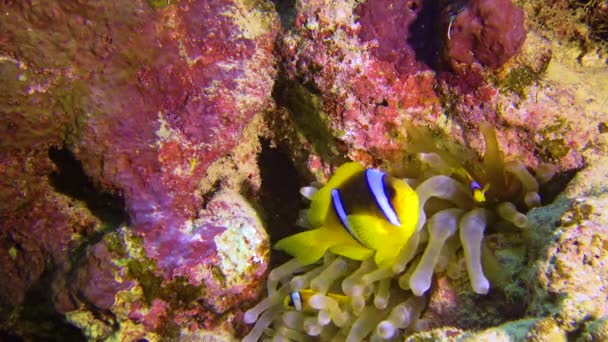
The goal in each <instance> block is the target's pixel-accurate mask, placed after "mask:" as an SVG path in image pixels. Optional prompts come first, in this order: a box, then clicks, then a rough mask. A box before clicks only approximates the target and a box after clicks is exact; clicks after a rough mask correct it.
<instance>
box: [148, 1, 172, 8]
mask: <svg viewBox="0 0 608 342" xmlns="http://www.w3.org/2000/svg"><path fill="white" fill-rule="evenodd" d="M146 2H147V3H148V6H150V7H152V8H153V9H155V10H157V9H161V8H165V7H168V6H169V5H171V4H172V3H173V0H146Z"/></svg>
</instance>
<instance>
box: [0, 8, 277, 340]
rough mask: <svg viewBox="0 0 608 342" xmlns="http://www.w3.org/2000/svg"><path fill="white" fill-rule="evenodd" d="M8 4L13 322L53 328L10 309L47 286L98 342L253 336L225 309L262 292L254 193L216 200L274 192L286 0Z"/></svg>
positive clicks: (7, 201) (1, 307)
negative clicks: (276, 2)
mask: <svg viewBox="0 0 608 342" xmlns="http://www.w3.org/2000/svg"><path fill="white" fill-rule="evenodd" d="M1 7H2V11H3V16H4V17H5V19H6V20H5V19H3V20H2V23H1V24H0V31H1V32H2V39H1V41H2V44H1V46H2V47H1V55H0V73H1V74H2V75H3V77H2V79H3V84H4V86H3V87H2V90H1V91H0V93H1V99H2V101H1V104H0V106H1V112H2V116H1V117H0V122H1V124H0V136H1V138H0V139H1V140H0V146H1V147H2V149H1V151H0V163H1V165H2V168H1V169H0V170H1V172H2V181H1V183H0V187H1V188H0V190H1V191H0V192H1V193H2V194H1V195H0V196H2V198H1V200H2V204H1V206H2V207H1V208H0V215H1V220H0V221H1V228H2V229H1V231H0V232H1V235H0V238H1V241H2V243H1V246H2V247H1V248H0V262H1V265H2V266H1V267H0V269H1V271H0V272H1V273H2V279H7V281H3V282H2V285H0V292H1V293H2V298H1V302H0V311H1V322H2V323H0V324H1V327H2V329H3V330H5V329H6V330H7V331H10V332H11V333H16V334H20V335H22V336H29V335H28V334H32V336H36V334H39V333H41V332H40V331H29V330H36V329H32V328H29V327H28V326H27V324H23V325H21V324H20V321H19V320H16V321H15V319H12V321H11V320H10V319H9V318H10V317H11V315H16V314H18V312H19V311H18V310H20V309H19V307H20V305H21V304H22V303H23V301H24V300H27V298H26V297H27V295H26V293H27V291H28V289H30V288H35V287H36V286H34V285H36V284H38V283H41V282H42V284H41V285H42V286H43V287H44V286H47V287H48V286H49V284H50V282H52V283H53V288H54V290H55V292H54V293H53V301H54V305H55V307H56V309H58V310H59V311H60V312H62V313H66V315H67V317H68V320H69V321H71V322H72V323H73V324H76V325H77V326H78V327H80V328H82V329H83V332H84V333H85V335H87V336H88V337H89V338H94V339H100V338H107V337H109V336H110V335H113V334H118V335H121V336H122V335H124V336H129V337H128V338H126V337H125V338H126V339H128V340H130V339H135V338H140V337H144V336H145V337H146V338H148V339H149V340H150V339H154V336H156V338H158V337H159V336H167V337H168V336H176V335H178V334H179V332H180V329H185V328H186V327H190V328H192V329H194V330H196V329H202V327H204V328H205V329H213V327H214V326H215V325H217V323H218V322H220V321H226V322H227V323H224V324H222V327H220V330H222V329H223V330H224V331H231V332H232V333H233V334H234V331H235V329H236V330H238V329H241V328H239V326H240V324H239V323H238V322H233V320H232V319H229V318H227V317H228V316H232V315H235V314H237V313H236V311H234V310H235V307H237V306H238V305H239V304H240V303H241V302H242V301H245V300H251V299H252V298H254V295H255V291H256V288H257V287H258V286H259V285H260V284H259V279H260V278H261V276H262V274H263V273H264V270H265V269H266V263H267V252H266V248H263V246H265V244H267V242H266V241H267V238H266V235H265V232H264V230H263V229H262V226H261V223H260V221H259V219H258V216H257V213H256V212H255V211H254V210H253V209H250V208H249V205H248V204H247V203H246V200H245V199H244V198H242V197H241V195H239V194H234V195H226V196H228V197H226V196H224V197H222V196H219V193H217V192H218V191H219V190H221V189H224V188H226V189H234V190H235V191H237V190H241V189H245V190H243V193H244V194H245V195H247V196H253V194H254V193H255V191H256V189H257V188H259V185H260V180H259V174H258V171H257V167H256V166H255V163H256V155H257V153H258V149H259V144H258V134H259V132H260V130H261V129H262V122H261V120H260V114H261V113H262V112H263V111H264V110H267V109H270V108H272V106H273V103H274V102H273V101H272V99H271V97H270V95H271V90H272V86H273V83H274V79H275V74H276V70H275V65H274V64H275V57H274V56H273V54H272V49H273V39H274V36H275V34H276V32H277V28H278V17H277V16H276V12H274V11H273V7H272V5H271V4H270V3H269V2H264V1H261V2H255V3H252V2H248V1H230V0H225V1H222V0H220V1H179V2H174V1H167V2H159V1H124V2H113V3H85V2H80V1H50V2H45V3H21V2H7V3H3V4H2V5H1ZM51 28H52V29H51ZM54 149H55V150H58V151H60V152H58V153H57V154H59V155H60V157H57V158H54V157H53V153H54V152H52V151H53V150H54ZM64 155H65V156H64ZM68 164H69V166H74V167H73V168H72V169H71V171H74V173H66V172H64V171H65V169H66V168H67V166H68ZM218 170H220V171H221V172H218ZM76 173H78V174H79V177H82V178H83V179H84V181H83V183H82V184H84V185H85V187H84V188H79V186H74V184H76V178H75V177H74V174H76ZM225 178H227V179H228V180H227V181H224V179H225ZM72 182H74V183H73V184H72ZM105 202H107V203H110V204H108V205H106V206H105V207H104V204H103V203H105ZM246 208H249V209H246ZM112 210H114V213H113V214H112V215H108V213H112ZM123 224H127V227H124V228H122V229H120V230H117V229H118V228H119V227H120V226H122V225H123ZM109 240H111V241H109ZM119 246H123V247H120V248H119ZM133 248H135V249H137V250H138V251H139V254H138V255H137V257H131V256H130V254H129V253H130V251H131V249H133ZM125 253H126V254H125ZM125 257H127V258H128V259H129V260H131V258H133V259H137V260H138V263H139V264H138V265H139V266H137V267H136V266H133V265H131V264H130V263H129V262H127V261H125V260H124V259H123V258H125ZM134 262H135V261H134V260H131V263H134ZM45 272H46V273H45ZM43 274H45V276H44V277H43ZM45 284H46V285H45ZM176 284H177V285H176ZM178 285H179V286H182V287H185V288H188V289H191V291H190V292H189V295H188V296H189V297H187V298H188V300H187V301H184V300H183V299H180V298H178V297H175V296H162V295H160V294H158V293H161V294H162V293H163V291H167V290H166V289H168V288H171V286H178ZM36 288H37V287H36ZM138 291H139V292H138ZM121 293H122V294H121ZM125 293H127V294H125ZM128 293H130V294H128ZM134 293H136V294H134ZM48 296H49V294H48V293H47V297H48ZM140 297H144V299H142V300H140ZM198 298H202V299H201V301H200V302H197V301H196V300H197V299H198ZM45 305H48V306H49V307H50V308H51V310H52V305H53V304H51V303H50V299H49V303H45ZM85 307H86V308H88V309H85ZM136 307H138V308H139V309H136ZM15 310H17V311H15ZM137 310H139V311H140V312H142V313H141V314H137V313H136V312H137ZM149 310H150V312H159V314H158V315H155V317H152V316H153V315H148V314H147V312H148V311H149ZM102 311H103V312H104V314H103V315H100V312H102ZM161 312H162V313H161ZM219 316H222V317H224V316H225V317H224V319H223V320H218V317H219ZM149 320H154V322H149ZM117 322H120V324H119V325H117ZM233 323H234V324H233ZM199 326H200V327H199ZM94 327H99V329H95V328H94ZM117 327H118V328H117ZM197 327H199V328H197ZM28 329H29V330H28ZM48 333H50V334H52V327H51V331H50V332H48ZM124 336H123V337H124Z"/></svg>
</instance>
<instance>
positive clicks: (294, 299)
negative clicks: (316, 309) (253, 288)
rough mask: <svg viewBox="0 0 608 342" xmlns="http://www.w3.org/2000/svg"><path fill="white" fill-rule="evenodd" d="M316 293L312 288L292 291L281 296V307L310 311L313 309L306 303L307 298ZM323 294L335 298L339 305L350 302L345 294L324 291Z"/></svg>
mask: <svg viewBox="0 0 608 342" xmlns="http://www.w3.org/2000/svg"><path fill="white" fill-rule="evenodd" d="M315 294H317V292H315V291H314V290H312V289H301V290H298V291H293V292H292V293H290V294H289V295H287V296H285V298H283V307H285V309H289V310H295V311H312V310H313V309H312V308H311V307H310V305H309V304H308V300H309V299H310V297H312V296H314V295H315ZM325 296H327V297H329V298H331V299H333V300H335V301H336V302H337V303H338V304H339V305H343V304H347V303H349V302H350V298H349V297H348V296H346V295H341V294H337V293H326V294H325Z"/></svg>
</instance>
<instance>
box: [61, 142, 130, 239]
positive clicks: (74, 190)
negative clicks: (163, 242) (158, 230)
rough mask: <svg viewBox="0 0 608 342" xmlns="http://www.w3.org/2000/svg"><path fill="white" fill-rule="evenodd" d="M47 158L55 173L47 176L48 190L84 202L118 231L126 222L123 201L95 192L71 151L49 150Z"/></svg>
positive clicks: (102, 192)
mask: <svg viewBox="0 0 608 342" xmlns="http://www.w3.org/2000/svg"><path fill="white" fill-rule="evenodd" d="M49 158H50V159H51V160H52V161H53V163H55V165H56V166H57V171H55V172H53V173H51V174H50V175H49V180H50V183H51V186H52V187H53V188H54V189H55V190H56V191H57V192H59V193H62V194H64V195H66V196H69V197H71V198H74V199H76V200H79V201H82V202H84V203H85V205H86V206H87V208H88V209H89V210H90V211H91V213H92V214H93V215H95V216H96V217H98V218H99V219H100V220H101V221H102V222H103V223H104V224H105V225H108V226H110V227H118V226H119V225H120V224H122V223H125V222H127V221H128V220H127V213H126V211H125V202H124V199H123V198H122V197H121V196H119V195H116V194H112V193H109V192H105V191H102V190H100V189H98V188H97V187H96V186H95V184H93V182H92V181H91V179H90V178H89V177H88V176H87V175H86V174H85V172H84V169H83V168H82V163H81V162H80V161H79V160H77V159H76V156H74V154H73V153H72V152H71V151H70V150H68V149H67V148H66V147H63V148H57V147H51V148H50V149H49Z"/></svg>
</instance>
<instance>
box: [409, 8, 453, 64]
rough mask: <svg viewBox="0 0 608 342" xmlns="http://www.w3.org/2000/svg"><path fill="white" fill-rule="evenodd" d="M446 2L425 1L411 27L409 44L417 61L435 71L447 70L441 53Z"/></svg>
mask: <svg viewBox="0 0 608 342" xmlns="http://www.w3.org/2000/svg"><path fill="white" fill-rule="evenodd" d="M446 6H447V4H446V1H424V3H423V4H422V6H421V7H420V9H419V11H418V14H417V17H416V20H415V21H414V22H413V23H412V25H411V26H410V37H409V39H408V41H407V42H408V44H409V45H410V46H411V47H412V49H413V50H414V52H415V53H416V60H417V61H420V62H423V63H424V64H426V65H427V66H428V67H430V68H432V69H433V70H435V71H440V70H442V69H445V66H443V64H444V63H443V60H442V55H441V51H442V49H443V44H444V43H443V39H444V38H445V37H443V34H444V32H443V27H444V26H445V25H443V20H442V13H443V12H444V8H445V7H446Z"/></svg>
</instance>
